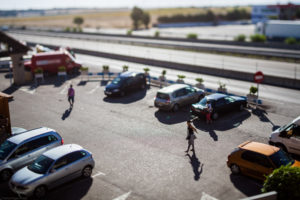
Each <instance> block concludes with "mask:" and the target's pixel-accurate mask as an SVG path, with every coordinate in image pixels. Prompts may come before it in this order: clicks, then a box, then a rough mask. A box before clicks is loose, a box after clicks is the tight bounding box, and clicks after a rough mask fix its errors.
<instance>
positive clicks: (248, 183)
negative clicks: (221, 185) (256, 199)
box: [230, 174, 263, 196]
mask: <svg viewBox="0 0 300 200" xmlns="http://www.w3.org/2000/svg"><path fill="white" fill-rule="evenodd" d="M230 181H231V182H232V183H233V185H234V186H235V187H236V188H237V189H238V190H240V191H241V192H242V193H243V194H245V195H246V196H254V195H258V194H261V188H262V186H263V183H262V181H259V180H256V179H252V178H250V177H246V176H243V175H234V174H230Z"/></svg>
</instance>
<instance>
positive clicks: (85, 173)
mask: <svg viewBox="0 0 300 200" xmlns="http://www.w3.org/2000/svg"><path fill="white" fill-rule="evenodd" d="M92 173H93V168H92V167H91V166H86V167H85V168H83V170H82V177H84V178H88V177H91V175H92Z"/></svg>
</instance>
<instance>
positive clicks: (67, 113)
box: [0, 73, 299, 199]
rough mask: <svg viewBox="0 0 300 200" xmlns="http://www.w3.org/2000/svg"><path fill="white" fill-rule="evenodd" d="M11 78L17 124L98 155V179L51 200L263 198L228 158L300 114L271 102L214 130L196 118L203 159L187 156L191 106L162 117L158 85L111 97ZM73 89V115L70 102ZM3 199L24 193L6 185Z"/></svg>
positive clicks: (80, 87)
mask: <svg viewBox="0 0 300 200" xmlns="http://www.w3.org/2000/svg"><path fill="white" fill-rule="evenodd" d="M5 75H6V73H0V89H1V90H0V91H3V92H6V93H10V94H12V95H13V96H14V100H13V101H12V102H10V103H9V106H10V116H11V123H12V126H15V127H23V128H26V129H33V128H37V127H41V126H45V127H50V128H53V129H55V130H56V131H57V132H59V133H60V135H61V136H62V137H63V139H64V142H65V143H66V144H69V143H76V144H79V145H81V146H83V147H84V148H86V149H88V150H89V151H91V152H92V153H93V157H94V159H95V161H96V166H95V168H94V171H93V175H92V178H90V179H77V180H75V181H72V182H70V183H68V184H65V185H63V186H61V187H59V188H57V189H55V190H52V191H50V192H49V195H48V196H47V199H200V198H201V196H202V195H203V192H204V193H206V194H208V195H211V196H213V197H216V198H218V199H239V198H242V197H245V196H250V195H255V194H259V193H260V188H261V183H260V182H259V181H256V180H254V179H251V178H247V177H244V176H234V175H231V172H230V170H229V169H228V167H227V166H226V160H227V156H228V154H229V153H230V152H231V151H232V150H233V149H234V148H235V147H237V146H238V145H239V144H241V143H242V142H244V141H247V140H253V141H258V142H264V143H267V142H268V137H269V135H270V133H271V132H272V130H274V129H275V128H277V127H279V126H281V125H283V124H286V123H287V122H289V121H291V120H292V119H293V118H295V117H296V116H297V114H298V115H299V113H297V112H298V111H299V105H294V104H293V105H292V104H289V105H285V103H284V102H272V101H269V102H268V101H266V102H268V105H264V108H265V109H266V110H265V111H263V110H260V111H259V112H253V111H252V110H251V109H245V110H244V111H242V112H238V111H237V112H233V113H230V114H227V115H223V116H221V117H220V118H219V119H218V120H217V121H214V122H213V124H206V123H205V121H204V120H199V119H195V120H194V121H193V124H194V125H195V127H196V128H197V130H198V134H197V135H196V136H197V139H196V140H195V154H194V155H193V154H192V153H189V155H186V154H185V152H184V151H185V150H186V148H187V141H186V140H185V137H186V120H188V119H189V117H190V115H189V107H184V108H182V109H181V110H180V111H179V112H176V113H173V112H163V111H158V110H157V108H155V107H154V106H153V101H154V97H155V95H156V91H157V90H158V89H159V88H157V87H153V86H149V87H148V88H147V89H146V90H140V91H137V92H134V93H130V94H128V95H127V96H125V97H111V98H107V97H106V96H105V95H104V87H105V85H106V84H107V81H102V80H90V81H81V77H69V79H68V80H67V81H63V80H58V79H57V77H51V78H48V79H46V81H45V83H43V84H41V85H39V86H38V87H32V86H31V85H29V86H22V87H10V85H9V79H7V78H5ZM70 84H73V86H74V89H75V104H74V107H73V109H70V107H69V103H68V101H67V89H68V87H69V85H70ZM0 197H2V199H3V197H4V198H10V197H16V195H15V194H13V193H12V192H10V191H9V190H8V188H7V183H1V184H0Z"/></svg>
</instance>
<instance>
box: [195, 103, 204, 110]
mask: <svg viewBox="0 0 300 200" xmlns="http://www.w3.org/2000/svg"><path fill="white" fill-rule="evenodd" d="M192 106H193V107H194V108H196V109H200V110H204V109H206V108H207V107H206V105H205V106H203V105H201V104H200V103H194V104H192Z"/></svg>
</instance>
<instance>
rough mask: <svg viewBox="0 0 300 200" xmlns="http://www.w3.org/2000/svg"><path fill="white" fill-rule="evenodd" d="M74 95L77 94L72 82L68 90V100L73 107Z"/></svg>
mask: <svg viewBox="0 0 300 200" xmlns="http://www.w3.org/2000/svg"><path fill="white" fill-rule="evenodd" d="M74 96H75V90H74V88H73V86H72V84H71V85H70V88H69V90H68V101H69V103H70V107H73V104H74Z"/></svg>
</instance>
